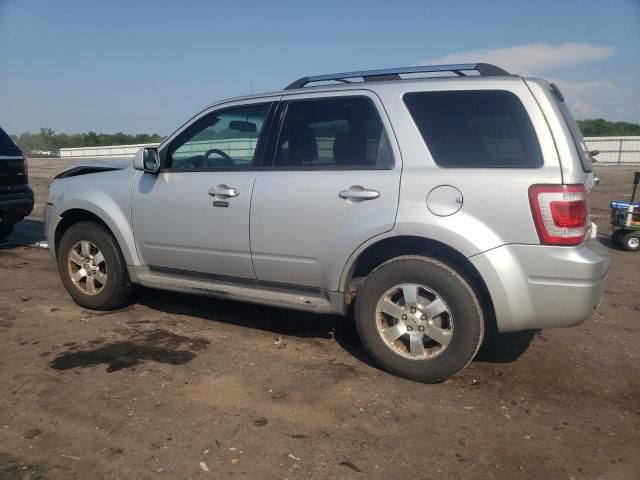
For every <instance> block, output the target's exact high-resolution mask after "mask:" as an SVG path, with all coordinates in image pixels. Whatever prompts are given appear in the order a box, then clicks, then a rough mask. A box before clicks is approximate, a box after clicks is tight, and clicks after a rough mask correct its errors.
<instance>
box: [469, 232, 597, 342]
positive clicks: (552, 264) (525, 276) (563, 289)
mask: <svg viewBox="0 0 640 480" xmlns="http://www.w3.org/2000/svg"><path fill="white" fill-rule="evenodd" d="M470 260H471V262H472V263H473V264H474V265H475V267H476V268H477V269H478V272H479V273H480V275H481V276H482V278H483V279H484V281H485V283H486V284H487V288H488V290H489V293H490V295H491V299H492V301H493V305H494V309H495V314H496V323H497V327H498V331H500V332H512V331H518V330H528V329H538V328H552V327H567V326H571V325H577V324H579V323H582V322H584V321H585V320H586V319H587V318H589V317H590V316H591V314H592V313H593V311H594V310H595V309H596V308H597V307H598V305H599V304H600V300H601V299H602V295H603V292H604V288H605V281H606V276H607V273H608V272H609V256H608V252H607V249H606V247H605V246H604V245H602V244H601V243H600V242H599V241H598V240H597V239H591V240H589V241H588V242H585V243H584V244H582V245H580V246H578V247H551V246H543V245H504V246H502V247H498V248H496V249H493V250H490V251H488V252H485V253H482V254H479V255H476V256H474V257H471V258H470Z"/></svg>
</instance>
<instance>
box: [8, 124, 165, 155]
mask: <svg viewBox="0 0 640 480" xmlns="http://www.w3.org/2000/svg"><path fill="white" fill-rule="evenodd" d="M11 138H12V139H13V141H14V142H16V144H17V145H18V146H19V147H20V148H21V149H22V151H23V152H27V153H28V152H30V151H31V150H52V151H57V150H60V149H61V148H73V147H97V146H106V145H135V144H138V143H159V142H160V141H162V139H163V137H162V136H160V135H158V134H157V133H151V134H149V133H138V134H135V135H131V134H128V133H123V132H117V133H96V132H88V133H56V132H54V131H53V130H52V129H51V128H41V129H40V131H39V132H38V133H29V132H27V133H23V134H21V135H11Z"/></svg>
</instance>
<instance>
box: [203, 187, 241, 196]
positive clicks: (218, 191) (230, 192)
mask: <svg viewBox="0 0 640 480" xmlns="http://www.w3.org/2000/svg"><path fill="white" fill-rule="evenodd" d="M209 195H211V196H212V197H218V198H229V197H237V196H238V195H240V191H239V190H238V189H237V188H230V187H227V186H226V185H218V186H216V187H214V188H212V189H211V190H209Z"/></svg>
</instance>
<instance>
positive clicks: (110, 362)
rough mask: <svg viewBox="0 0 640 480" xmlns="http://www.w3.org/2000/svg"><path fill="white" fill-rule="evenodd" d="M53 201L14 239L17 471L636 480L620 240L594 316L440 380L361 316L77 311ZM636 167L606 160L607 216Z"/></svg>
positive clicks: (3, 306)
mask: <svg viewBox="0 0 640 480" xmlns="http://www.w3.org/2000/svg"><path fill="white" fill-rule="evenodd" d="M63 164H64V162H62V161H59V160H58V161H56V160H51V159H42V160H32V161H31V162H30V178H31V183H32V185H33V187H34V189H35V191H36V198H37V203H38V205H37V208H36V209H35V211H34V214H33V215H32V216H31V217H30V218H28V219H26V220H25V221H24V222H22V223H21V224H19V225H18V226H17V228H16V231H15V233H14V235H13V236H12V237H10V238H9V239H8V241H7V243H5V244H3V245H0V385H1V393H0V479H5V478H6V479H37V478H60V479H76V478H77V479H86V478H96V479H97V478H122V479H130V478H137V479H145V478H159V479H163V478H166V479H177V478H234V477H244V478H260V479H302V478H319V479H320V478H331V479H358V478H373V479H378V478H380V479H387V478H402V479H429V478H433V479H436V478H437V479H441V478H487V479H494V478H496V479H497V478H500V479H512V478H525V479H539V478H550V479H616V480H619V479H635V478H638V472H640V347H639V344H640V300H639V293H640V288H639V279H640V275H639V273H638V272H639V271H640V254H639V253H635V254H633V253H626V252H622V251H619V250H616V249H613V248H612V249H611V258H612V270H611V273H610V276H609V283H608V288H607V290H606V295H605V298H604V300H603V302H602V305H601V307H600V308H599V310H598V311H596V312H595V313H594V314H593V316H592V317H591V318H590V319H589V320H588V321H587V322H585V323H584V324H583V325H581V326H579V327H575V328H569V329H558V330H545V331H542V332H538V333H525V334H519V335H506V336H501V337H500V338H499V339H497V340H496V341H495V342H493V344H492V345H489V346H487V347H485V348H484V349H483V350H482V351H481V354H480V355H479V357H478V358H477V359H476V360H475V361H474V362H473V363H472V364H471V365H469V367H467V369H466V370H464V371H463V372H462V373H461V374H459V375H457V376H456V377H454V378H452V379H451V380H449V381H447V382H445V383H443V384H440V385H422V384H418V383H414V382H411V381H407V380H403V379H400V378H396V377H393V376H391V375H388V374H386V373H384V372H382V371H380V370H378V369H377V368H376V367H374V366H373V365H372V364H371V362H370V361H369V359H368V358H367V356H366V354H365V352H364V351H363V349H362V347H361V345H360V343H359V341H358V338H357V335H356V333H355V330H354V327H353V325H352V323H351V322H350V321H349V320H348V319H342V318H338V317H333V316H314V315H311V314H304V313H297V312H290V311H286V310H280V309H275V308H264V307H257V306H251V305H246V304H241V303H233V302H224V301H218V300H212V299H205V298H198V297H193V296H188V295H179V294H171V293H165V292H158V291H152V290H141V291H140V292H139V294H138V297H137V298H138V301H137V303H134V304H133V305H132V306H130V307H128V308H125V309H123V310H120V311H117V312H107V313H97V312H91V311H87V310H84V309H82V308H81V307H78V306H77V305H75V304H74V303H73V302H72V301H71V300H70V298H69V296H68V295H67V294H66V292H65V291H64V289H63V287H62V285H61V283H60V280H59V278H58V275H57V272H56V268H55V265H54V263H53V261H52V260H51V259H50V257H49V255H48V253H47V252H46V251H45V250H43V249H40V248H35V247H29V246H26V245H30V244H34V243H35V242H37V241H38V240H40V239H41V236H42V223H41V217H42V202H43V199H44V191H45V189H46V185H47V183H48V181H49V180H50V178H51V177H52V176H53V174H54V173H55V172H56V171H58V170H60V169H61V168H62V166H63ZM632 171H633V170H632V169H630V168H617V167H600V168H598V173H599V175H600V177H601V178H602V183H601V186H600V187H599V188H598V190H597V192H596V194H595V195H594V217H595V221H596V222H597V223H598V224H599V226H600V236H601V240H602V241H603V242H605V243H607V244H608V236H609V233H610V229H609V227H608V225H607V222H608V201H609V200H610V199H612V198H624V197H625V195H628V194H629V192H630V188H631V185H630V184H631V177H632V173H631V172H632Z"/></svg>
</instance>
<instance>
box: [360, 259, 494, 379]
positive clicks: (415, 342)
mask: <svg viewBox="0 0 640 480" xmlns="http://www.w3.org/2000/svg"><path fill="white" fill-rule="evenodd" d="M355 313H356V326H357V329H358V333H359V335H360V338H361V339H362V343H363V344H364V346H365V348H366V350H367V351H368V352H369V354H370V355H371V357H372V358H373V359H374V360H375V361H376V362H377V363H378V364H379V365H380V366H381V367H382V368H383V369H385V370H387V371H389V372H391V373H394V374H396V375H399V376H401V377H405V378H409V379H412V380H417V381H420V382H425V383H438V382H442V381H444V380H446V379H447V378H449V377H451V376H452V375H454V374H456V373H458V372H459V371H460V370H462V369H463V368H464V367H465V366H467V364H468V363H469V362H471V360H472V359H473V357H474V356H475V354H476V353H477V351H478V349H479V347H480V345H481V343H482V338H483V335H484V319H483V315H482V311H481V308H480V303H479V302H478V299H477V297H476V294H475V293H474V291H473V289H472V288H471V286H470V285H469V284H468V283H467V282H466V280H465V279H464V278H463V277H462V276H461V275H460V274H459V273H458V272H456V271H455V270H454V269H452V268H451V267H450V266H448V265H447V264H445V263H443V262H440V261H438V260H435V259H433V258H428V257H422V256H403V257H397V258H394V259H392V260H389V261H387V262H385V263H383V264H382V265H381V266H379V267H378V268H376V269H375V270H374V271H373V272H372V273H371V274H370V275H369V277H368V278H367V280H366V281H365V282H364V284H363V285H362V287H361V288H360V289H359V291H358V295H357V297H356V310H355Z"/></svg>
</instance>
